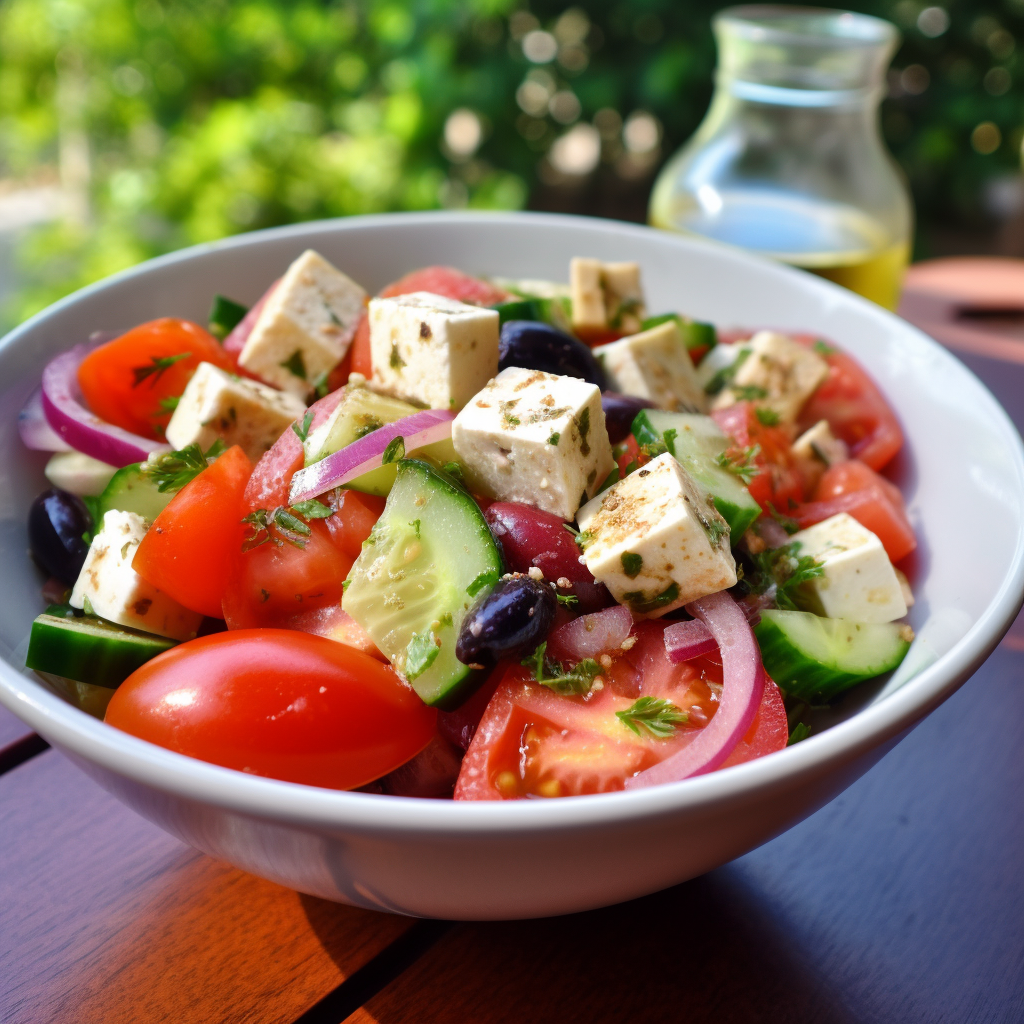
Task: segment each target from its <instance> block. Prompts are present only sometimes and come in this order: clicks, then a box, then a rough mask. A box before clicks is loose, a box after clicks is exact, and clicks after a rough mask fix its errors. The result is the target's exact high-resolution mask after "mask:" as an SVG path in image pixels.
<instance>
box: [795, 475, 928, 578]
mask: <svg viewBox="0 0 1024 1024" xmlns="http://www.w3.org/2000/svg"><path fill="white" fill-rule="evenodd" d="M813 497H814V500H813V501H810V502H807V503H806V504H804V505H800V506H798V507H797V508H795V509H793V510H792V511H791V512H789V513H787V514H788V515H790V516H792V518H793V519H795V520H796V522H797V523H798V525H799V526H800V527H801V528H804V527H807V526H813V525H814V524H815V523H820V522H822V521H823V520H825V519H829V518H830V517H831V516H834V515H838V514H839V513H840V512H846V513H848V514H849V515H851V516H853V518H854V519H856V520H857V522H859V523H860V524H861V525H862V526H863V527H865V528H866V529H868V530H870V531H871V532H872V533H873V534H875V536H877V537H878V539H879V540H880V541H881V542H882V546H883V547H884V548H885V553H886V554H887V555H888V556H889V560H890V561H893V562H898V561H899V560H900V559H901V558H905V557H906V556H907V555H909V554H910V552H911V551H913V550H914V549H915V548H916V547H917V538H916V537H915V536H914V528H913V527H912V526H911V525H910V520H909V519H908V518H907V512H906V508H905V506H904V504H903V495H902V494H900V492H899V489H898V488H897V487H896V486H895V485H894V484H893V483H891V482H890V481H888V480H886V479H885V478H884V477H881V476H879V475H878V474H877V473H876V472H875V471H874V470H873V469H871V468H870V467H869V466H866V465H864V463H863V462H860V461H859V460H857V459H851V460H850V461H849V462H839V463H836V464H835V465H834V466H830V467H829V468H828V469H827V470H826V471H825V473H824V475H823V476H822V478H821V480H820V481H819V482H818V486H817V488H816V489H815V492H814V496H813Z"/></svg>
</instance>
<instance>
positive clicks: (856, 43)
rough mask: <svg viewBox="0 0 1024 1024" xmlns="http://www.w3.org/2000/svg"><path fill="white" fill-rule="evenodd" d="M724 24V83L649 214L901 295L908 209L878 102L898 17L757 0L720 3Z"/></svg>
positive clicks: (719, 78)
mask: <svg viewBox="0 0 1024 1024" xmlns="http://www.w3.org/2000/svg"><path fill="white" fill-rule="evenodd" d="M714 31H715V37H716V39H717V42H718V69H717V75H716V84H715V94H714V97H713V98H712V101H711V106H710V107H709V109H708V112H707V115H706V116H705V118H704V121H703V123H702V124H701V126H700V127H699V128H698V129H697V132H696V133H695V134H694V136H693V137H692V138H691V139H690V141H689V142H688V143H687V144H686V145H685V146H684V147H683V148H682V150H680V151H679V153H677V154H676V155H675V156H674V157H673V158H672V159H671V160H670V161H669V162H668V164H666V166H665V168H664V169H663V170H662V172H661V174H660V176H659V178H658V181H657V182H656V184H655V187H654V192H653V195H652V197H651V208H650V220H651V223H652V224H654V225H655V226H657V227H661V228H667V229H669V230H673V231H684V232H689V233H692V234H697V235H704V236H707V237H709V238H715V239H718V240H719V241H722V242H728V243H731V244H734V245H738V246H742V247H744V248H746V249H752V250H756V251H757V252H760V253H763V254H765V255H768V256H773V257H775V258H776V259H779V260H782V261H784V262H786V263H790V264H793V265H795V266H798V267H803V268H804V269H806V270H810V271H813V272H814V273H817V274H821V275H822V276H823V277H827V278H829V279H831V280H833V281H836V282H838V283H839V284H842V285H845V286H846V287H847V288H851V289H852V290H853V291H856V292H859V293H860V294H862V295H864V296H866V297H867V298H869V299H873V300H874V301H875V302H878V303H880V304H881V305H883V306H888V307H889V308H890V309H892V308H895V306H896V303H897V301H898V299H899V290H900V284H901V281H902V277H903V270H904V268H905V266H906V263H907V258H908V256H909V249H910V235H911V221H912V212H911V206H910V199H909V196H908V194H907V190H906V188H905V186H904V184H903V181H902V179H901V178H900V176H899V174H898V172H897V170H896V168H895V165H894V163H893V160H892V158H891V157H890V156H889V153H888V152H887V150H886V149H885V146H884V144H883V142H882V139H881V136H880V134H879V129H878V107H879V104H880V102H881V100H882V97H883V96H884V94H885V72H886V69H887V67H888V65H889V60H890V58H891V57H892V54H893V52H894V51H895V48H896V44H897V41H898V34H897V32H896V29H895V28H894V27H893V26H892V25H890V24H889V23H888V22H886V21H882V20H880V19H878V18H872V17H868V16H867V15H863V14H854V13H851V12H848V11H837V10H825V9H821V8H812V7H776V6H761V5H757V6H744V7H731V8H728V9H726V10H723V11H721V12H719V13H718V14H717V15H716V16H715V19H714Z"/></svg>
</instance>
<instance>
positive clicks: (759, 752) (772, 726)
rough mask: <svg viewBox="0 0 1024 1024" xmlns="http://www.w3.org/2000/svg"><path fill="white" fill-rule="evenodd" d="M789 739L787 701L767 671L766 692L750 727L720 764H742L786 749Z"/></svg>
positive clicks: (729, 765)
mask: <svg viewBox="0 0 1024 1024" xmlns="http://www.w3.org/2000/svg"><path fill="white" fill-rule="evenodd" d="M787 743H789V720H788V719H787V718H786V705H785V704H784V703H783V700H782V692H781V691H780V690H779V688H778V687H777V686H776V685H775V680H774V679H772V677H771V676H770V675H768V673H767V672H766V673H765V676H764V692H763V693H762V696H761V705H760V707H759V708H758V709H757V714H756V715H754V720H753V721H752V722H751V723H750V728H749V729H748V730H747V731H746V733H744V735H743V738H742V739H741V740H740V741H739V743H737V744H736V747H735V749H734V750H733V752H732V753H731V754H730V755H729V756H728V757H727V758H726V759H725V760H724V761H723V762H722V764H721V765H720V768H730V767H732V765H734V764H743V763H744V762H745V761H753V760H754V759H755V758H758V757H764V755H765V754H771V753H774V752H775V751H776V750H784V749H785V747H786V744H787Z"/></svg>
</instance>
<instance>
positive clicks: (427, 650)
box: [404, 629, 441, 682]
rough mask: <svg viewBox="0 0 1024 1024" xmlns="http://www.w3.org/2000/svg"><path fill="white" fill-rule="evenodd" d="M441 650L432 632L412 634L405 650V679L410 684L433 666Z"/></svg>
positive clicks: (425, 631) (428, 630)
mask: <svg viewBox="0 0 1024 1024" xmlns="http://www.w3.org/2000/svg"><path fill="white" fill-rule="evenodd" d="M440 650H441V644H440V642H439V641H438V639H437V637H436V636H434V633H433V630H430V629H427V630H424V631H423V632H422V633H414V634H413V637H412V639H411V640H410V641H409V646H408V647H406V649H405V672H404V675H405V678H406V679H408V680H409V681H410V682H411V681H412V680H413V679H415V678H416V677H417V676H421V675H423V673H424V672H426V671H427V669H428V668H430V666H431V665H433V664H434V661H435V660H436V659H437V655H438V653H439V652H440Z"/></svg>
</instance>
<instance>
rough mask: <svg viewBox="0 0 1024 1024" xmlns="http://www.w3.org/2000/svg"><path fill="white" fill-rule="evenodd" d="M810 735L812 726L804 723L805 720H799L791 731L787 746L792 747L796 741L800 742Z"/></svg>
mask: <svg viewBox="0 0 1024 1024" xmlns="http://www.w3.org/2000/svg"><path fill="white" fill-rule="evenodd" d="M810 735H811V730H810V727H809V726H806V725H804V723H803V722H797V723H796V725H794V726H793V728H792V730H791V731H790V733H789V739H788V740H786V746H787V747H791V746H793V744H794V743H799V742H800V741H801V740H805V739H807V737H808V736H810Z"/></svg>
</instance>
